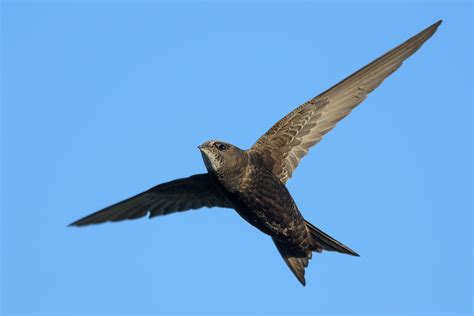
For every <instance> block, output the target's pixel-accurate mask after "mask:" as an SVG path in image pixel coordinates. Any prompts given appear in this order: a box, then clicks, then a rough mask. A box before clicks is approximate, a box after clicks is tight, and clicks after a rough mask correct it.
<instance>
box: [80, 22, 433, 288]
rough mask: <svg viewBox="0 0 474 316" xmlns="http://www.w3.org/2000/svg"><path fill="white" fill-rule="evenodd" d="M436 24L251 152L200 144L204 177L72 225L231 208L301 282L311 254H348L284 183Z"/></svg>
mask: <svg viewBox="0 0 474 316" xmlns="http://www.w3.org/2000/svg"><path fill="white" fill-rule="evenodd" d="M440 24H441V21H438V22H436V23H435V24H433V25H432V26H430V27H428V28H427V29H425V30H423V31H422V32H420V33H418V34H417V35H415V36H413V37H412V38H410V39H409V40H408V41H406V42H405V43H403V44H401V45H399V46H398V47H396V48H394V49H392V50H391V51H389V52H388V53H386V54H385V55H383V56H382V57H380V58H378V59H376V60H375V61H373V62H372V63H370V64H369V65H367V66H365V67H364V68H362V69H360V70H359V71H357V72H356V73H354V74H353V75H351V76H350V77H348V78H346V79H344V80H343V81H341V82H340V83H338V84H337V85H335V86H333V87H332V88H330V89H328V90H326V91H325V92H323V93H321V94H320V95H318V96H316V97H315V98H313V99H311V100H309V101H308V102H306V103H304V104H303V105H301V106H299V107H298V108H296V109H295V110H293V111H292V112H290V113H289V114H288V115H286V116H285V117H284V118H282V119H281V120H280V121H279V122H277V123H276V124H275V125H274V126H273V127H272V128H271V129H270V130H268V132H267V133H265V134H264V135H263V136H262V137H260V138H259V139H258V140H257V142H256V143H255V144H254V145H253V146H252V147H251V148H250V149H248V150H242V149H240V148H238V147H237V146H234V145H232V144H229V143H225V142H222V141H208V142H205V143H203V144H202V145H201V146H199V149H200V150H201V154H202V156H203V160H204V163H205V165H206V168H207V173H204V174H198V175H194V176H191V177H189V178H183V179H178V180H174V181H171V182H167V183H163V184H160V185H158V186H156V187H153V188H151V189H150V190H148V191H146V192H143V193H141V194H138V195H136V196H134V197H132V198H129V199H127V200H125V201H122V202H120V203H117V204H114V205H112V206H109V207H107V208H105V209H103V210H101V211H98V212H96V213H93V214H91V215H89V216H86V217H84V218H82V219H80V220H78V221H76V222H74V223H72V224H71V226H84V225H89V224H97V223H103V222H107V221H111V222H113V221H120V220H125V219H135V218H139V217H143V216H145V215H149V217H154V216H158V215H166V214H170V213H174V212H180V211H185V210H190V209H198V208H201V207H214V206H217V207H224V208H233V209H235V210H236V211H237V213H238V214H239V215H240V216H241V217H242V218H244V219H245V220H246V221H247V222H248V223H250V224H251V225H253V226H255V227H257V228H258V229H259V230H261V231H262V232H263V233H265V234H267V235H269V236H270V237H271V238H272V239H273V242H274V243H275V245H276V247H277V249H278V251H279V252H280V254H281V256H282V257H283V259H284V260H285V262H286V264H287V265H288V267H289V268H290V269H291V271H292V272H293V273H294V274H295V276H296V277H297V278H298V280H299V281H300V282H301V283H302V284H303V285H304V284H305V278H304V272H305V268H306V267H307V266H308V262H309V260H310V259H311V256H312V252H313V251H316V252H321V251H323V250H326V251H336V252H340V253H346V254H350V255H354V256H358V255H357V254H356V253H355V252H354V251H353V250H351V249H350V248H348V247H347V246H345V245H343V244H342V243H340V242H338V241H336V240H335V239H333V238H332V237H330V236H328V235H327V234H325V233H324V232H322V231H321V230H319V229H318V228H316V227H315V226H313V225H311V224H310V223H309V222H307V221H305V219H304V218H303V216H302V215H301V213H300V212H299V210H298V207H297V206H296V203H295V202H294V200H293V198H292V197H291V195H290V193H289V192H288V190H287V189H286V186H285V183H286V182H287V181H288V179H289V178H290V177H291V175H292V174H293V171H294V170H295V168H296V167H297V166H298V163H299V161H300V160H301V158H302V157H303V156H305V155H306V154H307V153H308V150H309V148H310V147H311V146H313V145H315V144H317V143H318V142H319V141H320V140H321V139H322V137H323V136H324V135H325V134H326V133H327V132H328V131H330V130H331V129H332V128H334V126H335V125H336V124H337V122H339V121H340V120H341V119H343V118H344V117H346V116H347V115H348V114H349V113H350V112H351V111H352V109H354V108H355V107H356V106H357V105H358V104H360V103H361V102H362V101H363V100H364V99H365V98H366V97H367V95H368V94H369V93H370V92H371V91H373V90H374V89H375V88H376V87H378V86H379V85H380V84H381V83H382V81H383V80H384V79H385V78H386V77H388V76H389V75H390V74H391V73H393V72H394V71H395V70H397V69H398V68H399V67H400V66H401V64H402V62H403V61H404V60H405V59H407V58H408V57H410V56H411V55H412V54H413V53H414V52H415V51H417V50H418V49H419V48H420V47H421V45H422V44H423V43H424V42H425V41H426V40H427V39H428V38H430V37H431V36H432V35H433V34H434V32H435V31H436V29H437V28H438V26H439V25H440Z"/></svg>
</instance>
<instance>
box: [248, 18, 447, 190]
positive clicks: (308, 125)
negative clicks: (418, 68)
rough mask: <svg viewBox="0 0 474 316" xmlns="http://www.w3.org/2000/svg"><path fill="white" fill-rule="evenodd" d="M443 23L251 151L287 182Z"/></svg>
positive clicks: (281, 125) (320, 99)
mask: <svg viewBox="0 0 474 316" xmlns="http://www.w3.org/2000/svg"><path fill="white" fill-rule="evenodd" d="M440 24H441V21H438V22H436V23H435V24H433V25H431V26H430V27H428V28H426V29H425V30H423V31H421V32H420V33H418V34H417V35H415V36H413V37H412V38H410V39H409V40H407V41H406V42H404V43H403V44H401V45H399V46H397V47H396V48H394V49H392V50H391V51H389V52H387V53H386V54H385V55H383V56H381V57H379V58H378V59H376V60H374V61H373V62H371V63H370V64H368V65H367V66H365V67H364V68H362V69H360V70H359V71H357V72H355V73H354V74H352V75H351V76H349V77H348V78H346V79H344V80H343V81H341V82H339V83H338V84H336V85H335V86H333V87H332V88H330V89H328V90H326V91H325V92H323V93H321V94H320V95H318V96H316V97H315V98H313V99H311V100H310V101H308V102H306V103H304V104H303V105H301V106H299V107H298V108H296V109H295V110H293V111H292V112H290V113H289V114H288V115H286V116H285V117H284V118H282V119H281V120H280V121H278V122H277V123H276V124H275V125H274V126H273V127H272V128H271V129H270V130H268V131H267V132H266V133H265V134H264V135H263V136H262V137H260V138H259V139H258V140H257V142H256V143H255V144H254V145H253V146H252V148H251V149H250V151H251V152H254V153H257V154H258V155H260V156H261V157H262V158H263V161H264V164H265V165H266V166H267V168H269V170H272V172H273V173H274V174H275V175H276V176H277V177H278V178H279V179H280V180H281V181H282V182H283V183H286V181H287V180H288V179H289V178H290V177H291V175H292V173H293V171H294V170H295V168H296V167H297V166H298V163H299V162H300V160H301V158H303V157H304V156H305V155H306V154H307V153H308V150H309V148H310V147H311V146H313V145H315V144H317V143H318V142H319V141H320V140H321V139H322V138H323V136H324V135H325V134H326V133H327V132H329V131H330V130H331V129H332V128H334V126H335V125H336V124H337V122H339V121H340V120H342V119H343V118H344V117H346V116H347V115H348V114H349V113H350V112H351V111H352V109H354V108H355V107H356V106H357V105H358V104H360V103H361V102H362V101H364V99H365V98H366V97H367V95H368V94H369V93H370V92H372V91H373V90H374V89H375V88H377V86H379V85H380V84H381V83H382V81H383V80H384V79H385V78H387V77H388V76H389V75H390V74H392V73H393V72H394V71H395V70H397V69H398V67H400V66H401V64H402V62H403V61H404V60H405V59H407V58H408V57H410V56H411V55H412V54H413V53H414V52H416V51H417V50H418V49H419V48H420V47H421V45H422V44H423V43H424V42H425V41H426V40H427V39H429V38H430V37H431V36H432V35H433V34H434V32H435V31H436V29H437V28H438V26H439V25H440Z"/></svg>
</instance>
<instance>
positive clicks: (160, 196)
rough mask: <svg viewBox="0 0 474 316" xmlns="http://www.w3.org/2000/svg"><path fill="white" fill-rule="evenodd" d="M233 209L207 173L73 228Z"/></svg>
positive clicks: (117, 206) (140, 196)
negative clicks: (196, 210) (202, 211)
mask: <svg viewBox="0 0 474 316" xmlns="http://www.w3.org/2000/svg"><path fill="white" fill-rule="evenodd" d="M213 206H218V207H226V208H231V207H232V206H230V205H229V203H228V202H227V200H226V199H225V198H224V197H223V196H222V195H221V194H220V192H219V191H218V189H217V187H216V186H215V185H214V183H213V182H212V179H211V178H210V176H209V175H208V174H207V173H204V174H196V175H193V176H191V177H189V178H183V179H177V180H173V181H170V182H166V183H162V184H160V185H157V186H155V187H153V188H151V189H149V190H148V191H145V192H143V193H140V194H138V195H136V196H134V197H131V198H129V199H127V200H125V201H122V202H119V203H117V204H114V205H112V206H109V207H106V208H104V209H103V210H100V211H98V212H96V213H93V214H91V215H89V216H86V217H84V218H82V219H80V220H78V221H75V222H74V223H72V224H70V225H69V226H84V225H89V224H99V223H104V222H115V221H121V220H125V219H135V218H139V217H143V216H145V215H147V214H150V218H151V217H155V216H159V215H167V214H170V213H174V212H181V211H186V210H191V209H198V208H201V207H213Z"/></svg>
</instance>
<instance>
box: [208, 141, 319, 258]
mask: <svg viewBox="0 0 474 316" xmlns="http://www.w3.org/2000/svg"><path fill="white" fill-rule="evenodd" d="M212 144H213V143H210V144H209V143H206V146H213V145H212ZM228 146H231V145H230V144H229V145H228ZM201 148H202V149H201V150H202V151H203V152H205V151H206V149H205V148H203V147H201ZM241 155H242V156H245V157H246V158H245V159H243V161H245V163H244V164H242V165H241V166H239V168H237V170H235V172H232V173H230V174H229V173H226V174H217V173H215V172H214V170H212V169H210V170H208V172H209V174H210V175H211V177H213V178H214V179H215V180H214V181H215V183H216V186H218V187H220V190H221V192H223V194H224V196H225V197H226V198H227V200H228V201H229V203H231V205H232V207H233V208H234V209H235V210H236V211H237V213H238V214H239V215H240V216H241V217H242V218H243V219H245V220H246V221H247V222H248V223H249V224H251V225H253V226H255V227H256V228H258V229H259V230H261V231H262V232H264V233H265V234H267V235H270V236H271V237H272V238H274V239H276V240H282V241H286V242H287V243H288V244H291V245H293V246H294V248H295V249H298V251H300V252H301V253H302V254H303V253H304V254H307V253H308V252H309V251H310V243H309V240H310V239H309V233H308V231H307V229H306V225H305V223H304V219H303V216H302V215H301V213H300V212H299V210H298V207H297V206H296V203H295V202H294V200H293V198H292V197H291V195H290V193H289V192H288V190H287V188H286V186H285V185H284V184H283V183H281V181H280V180H279V179H278V178H277V177H276V176H275V175H274V174H273V173H272V172H271V171H269V170H267V169H266V168H265V167H264V166H263V165H262V162H261V160H260V159H259V157H257V156H255V155H253V154H252V153H248V152H246V151H242V153H241Z"/></svg>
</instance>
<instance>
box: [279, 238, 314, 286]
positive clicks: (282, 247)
mask: <svg viewBox="0 0 474 316" xmlns="http://www.w3.org/2000/svg"><path fill="white" fill-rule="evenodd" d="M273 242H274V243H275V246H276V247H277V249H278V251H279V252H280V254H281V256H282V257H283V260H285V262H286V264H287V265H288V267H289V268H290V270H291V272H293V274H294V275H295V276H296V278H297V279H298V281H300V282H301V284H302V285H303V286H305V285H306V280H305V278H304V269H305V268H306V267H307V266H308V263H309V259H311V252H309V254H308V255H307V256H298V255H297V254H295V253H294V251H292V248H291V247H290V246H289V245H286V244H285V243H282V242H280V241H278V240H276V239H273Z"/></svg>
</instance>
